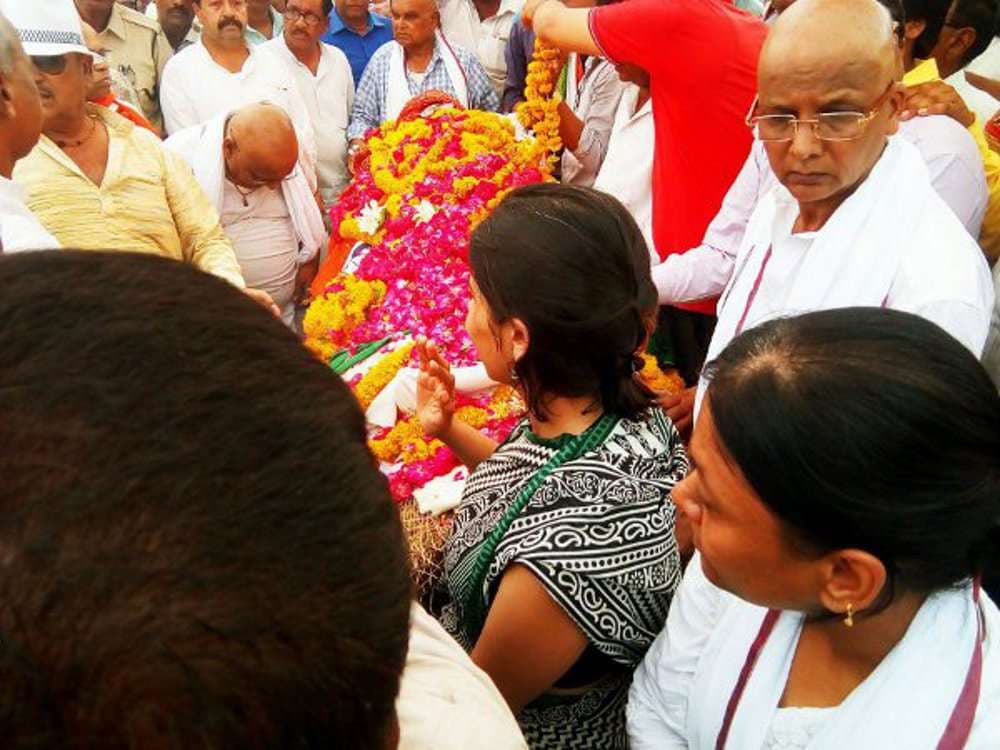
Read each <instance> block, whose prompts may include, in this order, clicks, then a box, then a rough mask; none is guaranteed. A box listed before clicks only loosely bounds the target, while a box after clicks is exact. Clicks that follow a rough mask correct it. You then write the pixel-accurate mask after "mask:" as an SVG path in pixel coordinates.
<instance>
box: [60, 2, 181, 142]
mask: <svg viewBox="0 0 1000 750" xmlns="http://www.w3.org/2000/svg"><path fill="white" fill-rule="evenodd" d="M74 2H75V4H76V9H77V11H78V12H79V14H80V19H81V20H83V21H85V22H86V23H88V24H90V25H91V26H92V27H93V28H94V30H95V31H96V32H97V34H98V43H99V44H100V46H101V47H102V48H103V49H105V50H107V60H108V64H109V65H110V66H111V67H112V68H114V69H115V70H117V71H118V72H119V73H120V74H121V75H122V76H123V77H124V78H125V79H126V80H127V81H128V82H129V84H131V86H132V87H133V88H134V89H135V90H136V93H137V94H138V95H139V105H140V107H141V108H142V113H143V115H145V117H146V119H147V120H149V121H150V122H151V123H152V124H153V126H154V127H155V128H157V130H161V129H162V128H163V118H162V115H161V113H160V101H159V97H160V77H161V75H162V74H163V66H164V65H166V63H167V60H168V59H169V58H170V55H171V53H172V51H171V49H170V47H169V46H165V45H164V44H163V43H162V40H160V39H159V38H158V36H157V28H156V22H155V21H151V20H150V19H148V18H146V17H145V16H144V15H142V14H141V13H137V12H136V11H134V10H131V9H129V8H127V7H125V6H124V5H122V4H121V3H116V2H115V1H114V0H74Z"/></svg>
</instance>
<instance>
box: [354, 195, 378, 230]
mask: <svg viewBox="0 0 1000 750" xmlns="http://www.w3.org/2000/svg"><path fill="white" fill-rule="evenodd" d="M384 220H385V209H384V208H383V207H382V206H380V205H379V204H378V201H376V200H371V201H368V205H367V206H365V207H364V208H362V209H361V216H360V217H359V218H358V229H360V230H361V231H362V232H364V233H365V234H367V235H373V234H375V233H376V232H377V231H378V230H379V227H381V226H382V222H383V221H384Z"/></svg>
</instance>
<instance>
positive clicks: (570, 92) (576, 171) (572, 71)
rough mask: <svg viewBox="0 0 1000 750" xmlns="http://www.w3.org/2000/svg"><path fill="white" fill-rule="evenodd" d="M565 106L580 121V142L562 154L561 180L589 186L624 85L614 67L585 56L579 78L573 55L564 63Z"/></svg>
mask: <svg viewBox="0 0 1000 750" xmlns="http://www.w3.org/2000/svg"><path fill="white" fill-rule="evenodd" d="M566 66H567V74H566V104H567V105H568V106H569V108H570V109H571V110H572V111H573V114H575V115H576V116H577V117H579V118H580V119H581V120H583V132H581V133H580V142H579V143H577V145H576V148H575V149H573V150H572V151H570V150H569V149H568V148H567V149H566V150H564V151H563V155H562V181H563V182H564V183H566V184H567V185H578V186H580V187H591V186H593V184H594V180H595V179H596V178H597V173H598V172H599V171H600V169H601V164H603V163H604V157H605V155H606V154H607V152H608V141H609V140H610V139H611V129H612V127H613V126H614V122H615V112H617V111H618V102H620V101H621V98H622V92H623V91H624V90H625V84H624V83H622V81H621V79H620V78H619V77H618V72H617V71H616V70H615V66H614V65H612V64H611V63H610V62H608V61H607V60H604V59H603V58H600V57H588V58H587V61H586V63H584V66H583V75H582V76H580V77H578V76H577V55H576V53H575V52H574V53H571V54H570V56H569V60H568V61H567V62H566Z"/></svg>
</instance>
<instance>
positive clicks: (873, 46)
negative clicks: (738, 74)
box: [758, 0, 899, 86]
mask: <svg viewBox="0 0 1000 750" xmlns="http://www.w3.org/2000/svg"><path fill="white" fill-rule="evenodd" d="M898 55H899V44H898V38H897V37H896V34H895V31H894V26H893V20H892V16H891V14H890V13H889V11H888V9H887V8H886V7H885V6H884V5H882V4H881V3H879V2H876V0H798V2H796V3H794V4H793V5H791V6H790V7H789V8H788V9H787V10H786V11H785V12H784V13H782V14H781V16H779V17H778V20H777V22H776V23H775V24H774V27H773V28H772V29H771V32H770V34H768V37H767V40H766V41H765V42H764V47H763V49H762V50H761V53H760V63H759V65H758V79H759V82H760V84H761V85H762V86H763V85H764V79H765V78H766V77H768V76H770V75H773V74H774V73H775V71H785V72H788V71H793V70H798V69H800V68H801V69H804V70H810V71H811V70H815V69H817V68H822V69H825V70H828V71H831V72H834V73H835V74H836V75H837V76H838V77H843V76H850V77H852V78H853V77H854V76H855V75H858V76H862V77H872V76H875V77H877V78H878V79H879V80H883V81H884V80H885V79H886V76H888V75H893V74H895V72H896V65H897V61H898Z"/></svg>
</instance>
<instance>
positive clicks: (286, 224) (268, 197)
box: [221, 180, 299, 325]
mask: <svg viewBox="0 0 1000 750" xmlns="http://www.w3.org/2000/svg"><path fill="white" fill-rule="evenodd" d="M221 214H222V215H221V219H222V228H223V230H225V232H226V237H228V238H229V241H230V242H232V243H233V250H235V251H236V260H237V261H238V262H239V264H240V269H241V270H242V271H243V278H244V279H245V280H246V283H247V286H248V287H251V288H253V289H263V290H264V291H265V292H267V293H268V294H270V295H271V298H272V299H273V300H274V304H276V305H277V306H278V308H279V309H280V310H281V313H282V315H281V317H282V319H283V320H284V321H285V323H287V324H289V325H290V324H291V321H292V318H293V316H294V313H295V305H294V300H293V297H294V295H295V277H296V274H297V272H298V267H299V264H298V257H299V243H298V240H297V239H296V234H295V225H294V224H293V223H292V217H291V214H290V213H289V211H288V206H287V205H286V204H285V198H284V196H283V195H282V193H281V191H280V190H274V189H272V188H269V187H260V188H257V189H256V190H253V191H252V192H249V193H247V192H245V191H244V192H240V190H237V188H236V187H235V186H234V185H233V184H232V183H231V182H230V181H229V180H226V182H225V185H224V187H223V196H222V212H221Z"/></svg>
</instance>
